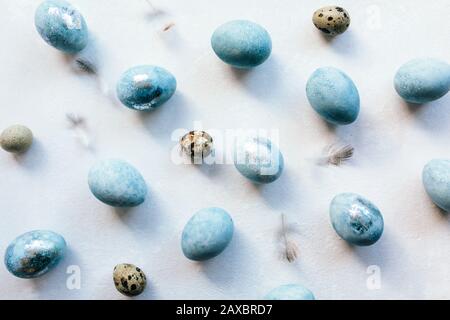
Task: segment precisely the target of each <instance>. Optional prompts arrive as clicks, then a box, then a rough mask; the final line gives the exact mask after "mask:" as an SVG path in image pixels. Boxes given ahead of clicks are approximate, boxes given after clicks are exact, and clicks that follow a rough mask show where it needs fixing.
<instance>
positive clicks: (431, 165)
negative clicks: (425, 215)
mask: <svg viewBox="0 0 450 320" xmlns="http://www.w3.org/2000/svg"><path fill="white" fill-rule="evenodd" d="M422 182H423V186H424V187H425V190H426V192H427V194H428V195H429V196H430V198H431V200H433V202H434V203H435V204H436V205H437V206H438V207H440V208H441V209H442V210H444V211H447V212H450V160H446V159H433V160H431V161H430V162H428V163H427V164H426V165H425V167H424V168H423V171H422Z"/></svg>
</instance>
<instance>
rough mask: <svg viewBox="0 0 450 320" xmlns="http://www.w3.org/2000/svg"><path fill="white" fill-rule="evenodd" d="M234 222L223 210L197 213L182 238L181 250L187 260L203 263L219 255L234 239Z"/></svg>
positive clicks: (215, 209) (203, 210) (208, 210)
mask: <svg viewBox="0 0 450 320" xmlns="http://www.w3.org/2000/svg"><path fill="white" fill-rule="evenodd" d="M233 231H234V226H233V220H232V219H231V216H230V215H229V214H228V212H226V211H225V210H223V209H221V208H206V209H201V210H199V211H197V212H196V213H195V214H194V215H193V216H192V218H191V219H190V220H189V221H188V223H187V224H186V226H185V227H184V229H183V234H182V236H181V249H182V250H183V253H184V255H185V256H186V258H188V259H191V260H195V261H203V260H208V259H211V258H213V257H215V256H217V255H219V254H220V253H221V252H222V251H223V250H225V248H226V247H227V246H228V244H229V243H230V241H231V238H232V237H233Z"/></svg>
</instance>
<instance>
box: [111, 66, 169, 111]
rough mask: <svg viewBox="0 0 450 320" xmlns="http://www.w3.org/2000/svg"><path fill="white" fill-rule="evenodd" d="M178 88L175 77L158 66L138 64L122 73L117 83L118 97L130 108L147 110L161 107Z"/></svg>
mask: <svg viewBox="0 0 450 320" xmlns="http://www.w3.org/2000/svg"><path fill="white" fill-rule="evenodd" d="M176 89H177V81H176V79H175V77H174V76H173V75H172V74H171V73H170V72H169V71H167V70H166V69H163V68H160V67H156V66H148V65H142V66H136V67H133V68H131V69H128V70H127V71H125V72H124V74H122V76H121V78H120V80H119V82H118V83H117V88H116V91H117V97H118V98H119V100H120V101H121V102H122V103H123V104H124V105H125V106H126V107H128V108H130V109H134V110H139V111H145V110H151V109H154V108H157V107H159V106H160V105H162V104H163V103H164V102H166V101H167V100H169V99H170V97H172V95H173V94H174V93H175V90H176Z"/></svg>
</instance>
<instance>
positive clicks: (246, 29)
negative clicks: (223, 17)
mask: <svg viewBox="0 0 450 320" xmlns="http://www.w3.org/2000/svg"><path fill="white" fill-rule="evenodd" d="M211 46H212V48H213V50H214V52H215V53H216V55H217V56H218V57H219V58H220V59H221V60H222V61H223V62H225V63H228V64H229V65H231V66H233V67H236V68H252V67H256V66H258V65H260V64H261V63H263V62H264V61H266V60H267V58H269V56H270V52H271V51H272V40H271V39H270V35H269V33H268V32H267V31H266V29H264V28H263V27H261V26H260V25H259V24H256V23H254V22H251V21H247V20H234V21H230V22H227V23H225V24H223V25H221V26H220V27H218V28H217V29H216V31H214V33H213V35H212V37H211Z"/></svg>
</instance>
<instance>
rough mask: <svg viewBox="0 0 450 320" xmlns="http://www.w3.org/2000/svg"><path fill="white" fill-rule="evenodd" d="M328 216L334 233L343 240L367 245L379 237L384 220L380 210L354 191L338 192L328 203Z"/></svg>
mask: <svg viewBox="0 0 450 320" xmlns="http://www.w3.org/2000/svg"><path fill="white" fill-rule="evenodd" d="M330 218H331V223H332V225H333V228H334V230H336V233H337V234H338V235H339V236H340V237H341V238H342V239H344V240H345V241H347V242H349V243H351V244H355V245H359V246H369V245H372V244H374V243H375V242H377V241H378V239H380V237H381V234H382V233H383V228H384V222H383V216H382V215H381V212H380V210H379V209H378V208H377V207H376V206H375V205H374V204H373V203H372V202H370V201H369V200H367V199H366V198H364V197H362V196H360V195H358V194H356V193H340V194H338V195H337V196H335V197H334V199H333V200H332V201H331V204H330Z"/></svg>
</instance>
